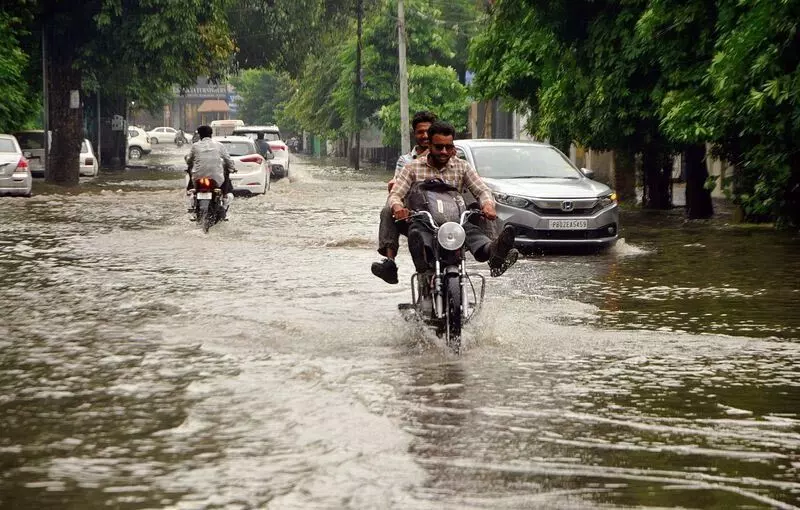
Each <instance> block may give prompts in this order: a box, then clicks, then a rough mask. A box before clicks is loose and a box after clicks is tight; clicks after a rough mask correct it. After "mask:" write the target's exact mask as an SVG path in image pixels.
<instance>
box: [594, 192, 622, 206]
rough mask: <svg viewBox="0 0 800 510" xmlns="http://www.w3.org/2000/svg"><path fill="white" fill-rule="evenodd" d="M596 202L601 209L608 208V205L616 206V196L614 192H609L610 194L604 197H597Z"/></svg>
mask: <svg viewBox="0 0 800 510" xmlns="http://www.w3.org/2000/svg"><path fill="white" fill-rule="evenodd" d="M597 202H598V203H599V204H600V205H601V206H602V207H608V206H609V205H612V204H616V203H617V194H616V193H615V192H613V191H612V192H611V193H609V194H608V195H604V196H602V197H599V198H598V199H597Z"/></svg>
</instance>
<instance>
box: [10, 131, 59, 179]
mask: <svg viewBox="0 0 800 510" xmlns="http://www.w3.org/2000/svg"><path fill="white" fill-rule="evenodd" d="M13 135H14V137H15V138H16V139H17V142H18V143H19V146H20V147H21V148H22V153H23V155H24V156H25V159H27V160H28V168H29V169H30V174H31V175H32V176H34V177H44V170H45V165H46V164H47V155H46V154H45V143H44V130H42V129H31V130H27V131H17V132H16V133H14V134H13ZM48 138H49V143H48V145H47V146H48V147H52V146H53V133H52V132H48Z"/></svg>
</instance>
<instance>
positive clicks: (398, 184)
mask: <svg viewBox="0 0 800 510" xmlns="http://www.w3.org/2000/svg"><path fill="white" fill-rule="evenodd" d="M415 180H416V172H415V171H414V168H413V166H412V165H406V166H404V167H403V169H402V170H400V173H399V174H398V175H397V178H396V179H395V184H394V187H393V188H392V191H391V193H389V207H391V208H392V211H395V210H396V209H397V208H400V209H403V208H404V207H405V206H404V205H403V199H404V198H405V197H406V194H407V193H408V190H409V189H411V185H412V184H414V181H415Z"/></svg>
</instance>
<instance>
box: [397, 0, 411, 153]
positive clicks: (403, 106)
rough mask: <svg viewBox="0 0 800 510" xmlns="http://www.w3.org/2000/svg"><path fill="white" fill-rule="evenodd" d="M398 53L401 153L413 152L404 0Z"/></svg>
mask: <svg viewBox="0 0 800 510" xmlns="http://www.w3.org/2000/svg"><path fill="white" fill-rule="evenodd" d="M397 38H398V44H397V53H398V60H399V61H400V151H401V153H402V154H408V152H410V151H411V141H410V140H409V138H410V136H409V135H410V128H409V126H408V71H407V69H406V12H405V8H404V7H403V0H397Z"/></svg>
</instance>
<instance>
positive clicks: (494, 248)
mask: <svg viewBox="0 0 800 510" xmlns="http://www.w3.org/2000/svg"><path fill="white" fill-rule="evenodd" d="M515 238H516V234H515V232H514V227H512V226H511V225H506V226H505V227H503V230H502V231H501V232H500V235H499V236H497V239H495V240H494V241H493V242H492V244H491V246H489V251H490V253H491V257H489V269H490V273H491V275H492V276H500V275H501V274H503V273H505V272H506V271H507V270H508V268H509V267H511V266H513V265H514V264H515V263H516V262H517V259H518V258H519V252H518V251H517V250H515V249H514V239H515Z"/></svg>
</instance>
